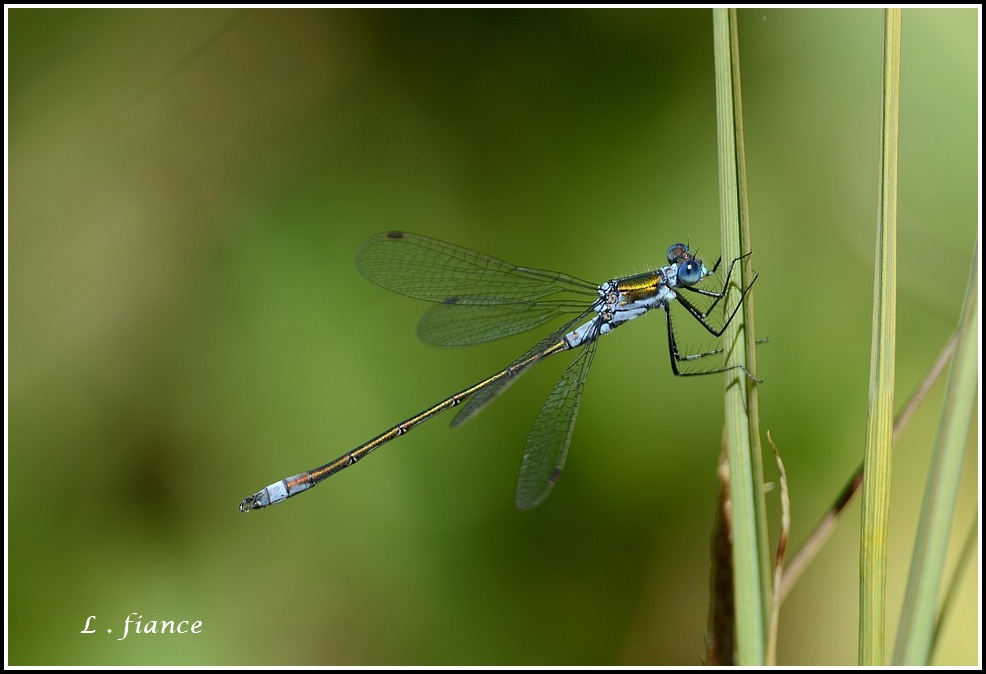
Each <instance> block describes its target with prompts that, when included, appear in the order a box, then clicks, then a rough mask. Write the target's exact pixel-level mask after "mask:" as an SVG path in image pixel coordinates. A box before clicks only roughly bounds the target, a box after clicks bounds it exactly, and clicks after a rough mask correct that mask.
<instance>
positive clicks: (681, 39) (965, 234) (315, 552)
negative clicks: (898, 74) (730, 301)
mask: <svg viewBox="0 0 986 674" xmlns="http://www.w3.org/2000/svg"><path fill="white" fill-rule="evenodd" d="M8 18H9V26H8V30H9V150H8V151H9V195H10V201H9V231H8V236H9V251H10V253H9V325H10V329H9V389H8V390H9V402H8V414H9V452H8V473H7V475H8V505H9V507H8V512H7V516H8V545H9V547H8V564H9V567H8V574H9V576H8V582H9V586H8V589H9V596H8V602H9V603H8V610H9V622H8V630H9V655H8V657H9V663H10V664H12V665H42V664H44V665H69V664H87V665H95V664H103V665H155V664H172V665H181V664H212V665H219V664H236V665H247V664H263V665H361V664H376V665H386V664H390V665H397V664H419V665H424V664H438V665H441V664H467V665H468V664H472V665H484V664H485V665H491V664H558V665H582V664H596V665H605V664H677V665H682V664H684V665H687V664H699V663H700V661H701V658H702V654H703V648H704V635H705V623H706V614H707V605H708V573H709V541H710V535H711V533H710V532H711V527H712V522H713V516H714V510H715V494H716V481H715V467H716V462H717V459H718V454H719V437H720V430H721V424H722V410H721V407H722V403H721V400H722V398H721V387H722V381H721V379H720V378H718V377H708V378H697V379H676V378H674V377H673V376H672V375H671V373H670V371H669V368H668V363H667V346H666V340H665V336H664V325H663V320H661V318H660V316H655V317H651V318H649V319H647V320H646V321H641V323H640V324H636V323H635V324H634V326H633V328H628V329H626V330H621V331H620V332H618V333H616V334H614V335H612V336H609V337H606V338H605V339H604V340H603V342H602V343H601V344H600V349H599V352H598V354H597V357H596V361H595V365H594V369H593V372H592V374H591V375H590V377H589V381H588V385H587V389H586V395H585V397H584V400H583V404H582V412H581V416H580V419H579V423H578V425H577V427H576V431H575V435H574V439H573V442H572V447H571V452H570V455H569V461H568V466H567V469H566V472H565V475H564V477H563V478H562V480H561V481H560V482H559V484H558V486H557V488H556V489H555V490H554V492H553V494H552V496H551V498H550V499H548V501H547V502H546V503H545V504H543V505H542V506H540V507H539V508H537V509H536V510H534V511H532V512H529V513H521V512H518V511H517V510H515V508H514V506H513V489H514V481H515V479H516V474H517V469H518V466H519V462H520V455H521V451H522V448H523V445H524V440H525V438H526V435H527V432H528V429H529V426H530V424H531V422H532V421H533V419H534V416H535V414H536V412H537V410H538V409H539V408H540V405H541V404H542V403H543V402H544V399H545V396H546V395H547V393H548V391H549V390H550V388H551V386H552V385H553V383H554V381H555V380H556V378H557V377H558V375H559V374H560V372H561V371H562V369H563V368H564V366H565V364H566V363H567V358H566V357H564V356H561V357H559V358H558V359H557V360H555V359H552V361H555V362H551V361H549V362H547V363H545V364H544V365H542V366H539V367H538V368H536V369H535V370H534V371H532V372H531V373H530V374H528V375H527V376H525V377H524V378H523V379H522V380H521V381H520V382H518V383H517V384H516V385H514V386H513V387H512V388H511V390H510V391H509V393H508V394H507V395H505V396H503V397H502V398H501V399H500V400H498V401H497V402H496V403H495V404H493V405H491V406H490V408H489V409H488V410H487V411H485V412H484V413H483V414H482V415H480V416H479V417H477V418H476V419H475V420H473V421H471V422H470V423H469V424H467V425H465V426H463V427H461V428H457V429H455V430H451V429H449V428H448V425H447V423H448V421H450V417H447V418H445V419H441V420H436V421H434V422H432V423H429V424H426V425H425V426H422V427H421V428H420V429H418V430H417V431H416V432H415V433H413V434H411V435H409V436H408V437H406V438H403V439H401V440H400V441H399V442H397V443H394V444H392V445H388V446H387V447H386V448H384V449H382V450H381V451H380V452H379V453H376V454H374V455H373V456H372V457H371V458H370V459H368V460H367V461H365V462H364V463H361V464H360V466H359V467H358V468H355V469H353V470H350V471H346V472H345V473H344V474H342V475H340V476H338V477H335V478H333V479H332V480H331V481H330V482H329V483H327V484H326V485H324V486H322V487H320V488H319V489H318V490H315V491H314V492H312V493H311V494H309V495H305V496H303V497H299V498H298V499H292V500H291V501H289V502H287V503H285V504H282V505H279V506H278V507H277V508H274V509H271V510H268V511H261V512H256V513H252V514H250V515H249V516H244V515H241V514H239V513H238V512H237V504H238V503H239V501H240V499H241V498H243V497H244V496H246V495H247V494H249V493H252V492H254V491H256V490H257V489H259V488H261V487H263V486H265V485H267V484H269V483H271V482H273V481H275V480H277V479H279V478H281V477H283V476H285V475H292V474H294V473H298V472H301V471H302V470H306V469H309V468H312V467H314V466H317V465H320V464H322V463H324V462H326V461H328V460H329V459H333V458H335V457H336V456H338V455H339V454H341V453H342V452H344V451H346V450H348V449H350V448H351V447H354V446H355V445H357V444H359V443H361V442H363V441H364V440H366V439H368V438H370V437H372V436H373V435H376V434H377V433H379V432H381V431H383V430H385V429H386V428H388V427H389V426H390V425H392V424H393V423H395V422H397V421H399V420H401V419H404V418H406V417H407V416H410V415H411V414H413V413H415V412H417V411H418V410H420V409H422V408H424V407H425V406H427V405H429V404H431V403H433V402H435V401H437V400H439V399H440V398H442V397H444V396H445V395H447V394H449V393H451V392H453V391H456V390H459V389H460V388H463V387H464V386H466V385H469V384H471V383H473V382H475V381H478V380H479V379H482V378H483V377H485V376H487V375H488V374H490V373H491V372H493V371H495V370H497V369H499V368H500V367H502V366H504V365H505V364H506V363H508V362H509V361H510V360H511V359H512V358H513V357H515V356H517V355H519V354H520V353H522V352H523V351H525V350H526V349H527V348H528V347H529V346H530V345H531V344H533V343H534V342H535V341H536V340H537V339H539V338H540V336H541V333H539V334H529V335H524V336H520V337H514V338H511V339H508V340H504V342H503V343H496V344H490V345H487V346H483V347H467V348H462V349H441V348H438V347H432V346H429V345H426V344H422V343H420V342H418V341H417V340H416V338H415V336H414V323H415V320H416V319H417V317H418V316H420V314H421V312H422V311H423V310H424V309H425V308H426V307H425V305H424V304H423V303H419V302H415V301H412V300H408V299H406V298H402V297H400V296H397V295H393V294H390V293H387V292H385V291H383V290H381V289H379V288H377V287H376V286H373V285H372V284H370V283H368V282H367V281H365V280H364V279H363V278H361V277H360V276H359V274H358V273H357V272H356V270H355V268H354V265H353V256H354V253H355V251H356V249H357V248H358V246H359V244H360V242H361V241H362V240H363V239H364V238H366V237H367V236H369V235H371V234H373V233H376V232H379V231H383V230H388V229H397V228H400V229H408V230H411V231H415V232H420V233H423V234H427V235H430V236H434V237H438V238H442V239H445V240H448V241H452V242H455V243H459V244H461V245H465V246H469V247H472V248H476V249H478V250H482V251H484V252H489V253H490V254H493V255H496V256H499V257H503V258H505V259H508V260H510V261H513V262H516V263H518V264H524V265H530V266H538V267H545V268H549V269H558V270H563V271H567V272H569V273H572V274H575V275H578V276H581V277H583V278H586V279H589V280H593V281H597V282H601V281H603V280H605V279H607V278H610V277H613V276H617V275H624V274H630V273H634V272H639V271H643V270H646V269H649V268H652V267H653V266H655V265H658V264H660V263H661V261H662V258H663V255H664V251H665V250H666V249H667V246H668V245H669V244H670V243H672V242H674V241H677V240H682V239H684V240H688V241H690V242H691V243H692V244H693V245H694V246H698V247H700V248H701V251H702V252H704V253H705V255H706V256H707V257H709V258H713V259H714V258H715V256H716V254H717V253H718V250H719V245H718V231H719V224H718V195H717V175H716V121H715V114H714V99H715V91H714V81H713V65H712V21H711V14H710V12H709V11H708V10H694V11H693V10H588V9H586V10H567V11H561V10H554V11H550V10H537V11H535V10H528V11H514V10H500V11H480V10H471V11H467V10H416V11H411V10H283V11H277V10H233V9H231V10H225V9H211V10H163V9H131V10H106V9H103V10H48V9H44V10H34V9H13V10H10V11H9V14H8ZM740 21H741V23H740V36H741V48H742V67H743V87H744V89H743V96H744V104H745V113H746V131H747V150H748V155H749V170H750V201H751V209H752V216H753V252H754V255H753V258H752V266H753V267H754V268H755V269H756V270H757V271H759V272H760V274H761V278H760V281H759V282H758V285H757V288H756V292H755V296H756V309H757V327H758V331H759V333H760V334H761V336H763V335H765V334H769V336H770V344H769V345H766V346H763V347H761V348H760V351H759V370H758V371H759V374H761V375H763V376H765V377H766V382H765V384H764V385H763V386H762V388H761V405H762V415H763V428H764V429H765V430H766V429H769V430H770V431H771V433H772V434H773V436H774V438H775V440H776V442H777V444H778V445H779V447H780V449H781V451H782V452H783V456H784V460H785V462H786V466H787V471H788V476H789V480H790V487H791V498H792V511H793V513H792V515H793V531H792V542H791V548H790V549H791V550H792V551H793V550H795V549H797V547H798V546H799V545H800V543H801V541H802V540H803V539H804V538H805V536H806V535H807V534H808V532H809V531H810V529H811V528H812V526H813V525H814V523H815V522H816V521H817V519H818V517H819V516H820V515H821V513H822V512H823V510H824V509H825V508H826V507H827V506H828V504H829V503H830V502H831V501H832V499H833V498H834V497H835V495H836V494H837V492H838V490H839V489H840V488H841V487H842V485H843V484H844V482H845V480H846V479H847V478H848V477H849V475H850V474H851V472H852V471H853V469H854V468H855V466H856V465H857V463H858V462H859V460H860V458H861V456H862V446H863V438H864V429H865V415H866V390H867V367H868V358H869V342H870V329H869V326H870V305H871V299H872V269H873V263H872V256H873V251H874V247H875V242H874V224H875V221H876V217H877V178H878V150H879V141H878V134H879V105H880V72H881V69H880V57H881V46H880V41H881V13H880V11H878V10H744V11H742V12H740ZM903 47H904V55H903V82H902V86H901V91H902V96H903V100H902V108H901V114H900V118H901V132H900V138H901V145H900V192H899V194H900V201H899V210H898V213H899V219H900V242H899V258H900V264H901V272H900V275H899V282H900V286H899V292H898V299H899V307H898V313H897V316H898V327H899V333H898V337H897V346H898V348H899V361H898V363H899V367H898V371H897V390H898V393H899V396H900V401H903V399H904V397H905V396H906V395H907V394H908V393H909V392H910V391H911V390H912V389H913V388H914V386H915V385H916V383H917V382H918V381H919V379H920V378H921V376H922V374H923V372H924V371H925V369H926V368H927V367H928V365H929V364H930V363H931V362H932V360H933V359H934V358H935V356H936V354H937V353H938V351H939V349H940V348H941V346H942V344H943V343H944V341H945V340H946V338H947V336H948V335H949V333H950V331H951V330H952V329H953V328H954V326H955V325H956V323H957V320H958V315H959V310H960V307H961V303H962V297H963V292H964V288H965V285H966V280H967V278H968V274H969V267H970V263H971V260H972V256H973V250H974V248H975V245H976V241H977V237H978V234H977V230H978V228H977V195H978V182H977V180H978V179H977V148H978V137H977V119H978V108H977V77H978V58H977V10H975V9H970V10H941V11H938V10H907V11H905V12H904V28H903ZM690 323H691V321H689V320H686V319H684V317H682V318H681V319H680V320H679V321H678V324H679V325H680V326H681V327H682V329H685V330H686V333H685V334H686V336H685V338H684V339H685V342H686V344H692V345H696V346H705V345H707V343H708V339H707V335H706V336H705V337H703V336H702V334H701V333H700V332H698V331H695V332H690V331H688V330H687V329H688V328H689V327H690V326H689V325H688V324H690ZM942 388H943V387H942V385H941V384H939V385H938V386H937V387H936V388H935V391H934V393H933V394H932V396H931V398H930V399H929V400H928V401H927V403H926V404H925V406H924V407H923V408H922V410H921V412H920V413H919V415H918V416H917V417H916V418H915V419H914V421H913V423H912V424H911V426H910V427H909V428H908V430H907V431H906V432H905V434H904V436H903V438H902V440H901V442H900V444H899V448H898V449H897V453H896V462H895V465H894V473H893V479H894V501H893V503H892V512H893V518H892V525H893V528H892V531H891V540H890V545H891V554H892V558H891V568H890V580H889V582H890V605H889V607H888V609H889V612H890V617H889V620H888V632H889V634H888V637H889V639H890V643H891V644H892V639H893V635H894V633H895V631H896V624H897V616H898V614H899V610H900V603H901V599H902V595H903V589H904V585H905V582H906V576H907V572H908V567H909V559H910V556H911V546H912V540H913V534H914V531H915V529H916V522H917V519H916V518H917V512H918V508H919V506H920V500H921V494H922V493H923V489H924V474H925V472H926V469H927V464H928V459H929V455H930V444H931V443H932V441H933V439H934V436H935V432H936V428H937V418H938V413H939V408H940V401H941V391H942ZM898 406H899V404H898ZM972 435H973V437H972V439H971V440H970V445H969V446H970V451H969V459H968V464H967V470H966V471H965V476H964V482H963V487H962V492H961V498H960V502H959V506H958V511H957V514H956V523H955V524H956V533H955V534H954V537H955V538H956V539H958V540H956V541H955V543H956V545H955V548H956V549H957V547H958V543H959V542H960V541H961V538H962V537H963V536H964V535H965V532H966V531H967V530H968V528H969V526H970V523H971V522H972V521H973V518H974V516H975V513H976V511H977V508H978V499H977V478H978V474H979V462H978V453H977V450H976V447H977V445H978V435H977V433H976V431H975V429H973V433H972ZM768 471H769V474H770V476H773V475H774V474H775V471H774V470H773V468H772V466H768ZM768 503H769V506H770V508H771V510H772V514H771V517H772V521H773V522H774V523H775V524H776V519H777V501H776V496H775V495H771V496H769V501H768ZM858 524H859V509H858V505H854V506H853V507H851V508H850V509H849V511H848V513H847V515H846V518H845V521H844V522H843V523H842V525H841V526H840V528H839V530H838V531H837V533H836V534H835V537H834V538H833V540H832V541H831V542H830V544H829V545H828V547H827V548H826V549H825V550H824V552H823V553H822V554H821V556H820V558H819V559H818V560H817V562H816V563H815V565H814V566H813V567H812V568H811V569H810V570H809V572H808V573H807V574H806V575H805V576H804V577H803V578H802V580H801V582H800V584H799V586H798V587H797V588H796V589H795V591H794V593H793V594H792V596H791V597H790V599H789V601H788V602H787V603H786V604H785V606H784V608H783V610H782V613H781V629H780V646H779V649H780V650H779V655H780V662H781V663H782V664H799V665H807V664H817V665H822V664H824V665H849V664H853V663H855V660H856V624H857V608H856V606H857V594H858V580H857V577H858V571H857V563H858V562H857V557H858V556H857V547H858ZM773 531H774V532H776V526H774V527H773ZM949 559H950V562H949V564H950V568H951V565H954V562H955V555H954V554H953V555H952V556H950V558H949ZM977 566H978V559H977V560H973V564H972V565H971V567H970V570H969V571H968V572H967V573H966V574H965V575H964V577H963V578H962V581H961V586H960V591H959V601H958V603H957V604H956V605H955V606H954V607H953V608H954V610H953V611H952V612H951V613H950V614H949V615H948V617H947V620H946V622H945V624H944V635H943V639H942V642H941V645H940V648H939V650H938V651H937V653H936V656H935V663H937V664H949V665H957V664H975V663H976V662H977V657H978V650H977V643H978V635H979V631H980V630H979V624H978V613H977V602H978V597H979V587H978V585H977V579H976V573H975V572H974V570H975V569H976V568H977ZM131 612H135V613H138V614H140V615H142V616H143V618H144V619H145V620H201V621H202V622H203V624H204V628H203V630H202V633H201V634H199V635H194V636H193V635H180V636H178V635H175V636H161V635H138V636H133V635H131V636H130V637H128V638H127V639H126V640H124V641H117V637H118V636H119V635H120V634H121V630H122V624H123V620H124V618H125V617H126V616H127V615H128V614H130V613H131ZM89 616H96V619H95V623H94V627H95V628H96V630H97V633H96V634H93V635H85V634H81V633H80V632H81V631H82V630H83V628H84V626H85V623H86V619H87V618H88V617H89ZM107 628H109V629H112V630H113V633H112V635H108V634H106V629H107Z"/></svg>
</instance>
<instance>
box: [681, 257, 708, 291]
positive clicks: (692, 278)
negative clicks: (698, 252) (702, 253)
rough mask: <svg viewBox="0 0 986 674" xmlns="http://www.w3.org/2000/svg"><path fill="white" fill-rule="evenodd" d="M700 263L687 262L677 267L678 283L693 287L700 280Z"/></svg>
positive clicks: (694, 261)
mask: <svg viewBox="0 0 986 674" xmlns="http://www.w3.org/2000/svg"><path fill="white" fill-rule="evenodd" d="M702 271H703V270H702V263H701V262H699V261H698V260H687V261H685V262H684V263H683V264H680V265H678V281H679V282H680V283H681V285H685V286H693V285H695V284H696V283H698V282H699V281H701V280H702V276H703V273H702Z"/></svg>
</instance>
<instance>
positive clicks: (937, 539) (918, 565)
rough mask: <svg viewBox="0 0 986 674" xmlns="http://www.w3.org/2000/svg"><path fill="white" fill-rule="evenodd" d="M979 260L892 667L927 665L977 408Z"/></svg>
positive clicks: (968, 294) (972, 277)
mask: <svg viewBox="0 0 986 674" xmlns="http://www.w3.org/2000/svg"><path fill="white" fill-rule="evenodd" d="M977 259H978V254H977V255H976V258H974V259H973V264H972V274H971V275H970V277H969V288H968V290H967V291H966V301H965V308H964V309H963V312H962V319H961V321H960V323H959V346H958V350H957V351H956V354H955V360H954V361H953V362H952V370H951V372H950V373H949V376H948V387H947V389H946V393H945V403H944V410H943V413H942V419H941V425H940V426H939V427H938V438H937V441H936V442H935V450H934V454H933V455H932V458H931V468H930V471H929V474H928V485H927V488H926V489H925V492H924V503H923V504H922V506H921V519H920V522H919V524H918V532H917V537H916V539H915V541H914V554H913V556H912V557H911V573H910V576H909V577H908V581H907V592H906V593H905V595H904V609H903V615H902V616H901V624H900V629H899V630H898V632H897V645H896V648H895V649H894V663H895V664H899V665H910V666H913V665H927V664H928V659H929V658H930V655H931V649H932V645H933V639H934V635H935V631H936V630H935V625H936V623H937V620H938V591H939V588H940V586H941V581H942V576H943V574H944V567H945V553H946V551H947V549H948V538H949V533H950V532H951V530H952V516H953V514H954V512H955V501H956V498H957V496H958V490H959V477H960V476H961V474H962V457H963V455H964V454H965V449H966V442H967V440H968V435H969V423H970V421H971V419H972V414H973V412H974V411H975V409H976V393H977V385H978V380H977V372H978V365H979V356H978V336H979V329H978V326H979V305H978V295H979V293H978V289H977V282H976V269H977V266H978V265H977Z"/></svg>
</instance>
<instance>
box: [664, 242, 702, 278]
mask: <svg viewBox="0 0 986 674" xmlns="http://www.w3.org/2000/svg"><path fill="white" fill-rule="evenodd" d="M668 262H669V263H670V264H676V265H678V283H680V284H681V285H683V286H693V285H695V284H696V283H698V282H699V281H701V280H702V277H704V276H708V274H709V270H708V269H706V268H705V265H704V264H702V261H701V260H700V259H698V258H697V257H695V256H694V255H692V252H691V251H690V250H688V245H687V244H684V243H676V244H674V245H673V246H671V247H670V248H668Z"/></svg>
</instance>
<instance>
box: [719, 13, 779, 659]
mask: <svg viewBox="0 0 986 674" xmlns="http://www.w3.org/2000/svg"><path fill="white" fill-rule="evenodd" d="M713 28H714V42H715V68H716V117H717V120H718V133H717V137H718V147H719V194H720V218H721V225H722V258H723V259H724V260H727V261H728V260H732V259H734V258H736V257H738V256H739V255H740V254H742V253H743V252H748V251H749V250H750V249H749V228H748V225H746V226H744V225H745V223H748V220H749V219H748V217H747V215H746V210H745V198H743V197H742V192H743V191H745V190H741V189H740V187H741V185H742V186H744V188H745V161H744V158H743V155H742V152H743V145H742V119H741V117H740V115H739V112H740V110H741V105H740V102H739V101H740V99H739V74H738V73H739V61H738V45H737V30H736V13H735V10H726V9H715V10H713ZM744 267H745V265H738V267H737V270H738V271H739V280H738V284H739V285H740V286H741V287H744V284H745V283H748V282H749V281H748V279H746V278H745V277H746V274H745V272H744V271H743V269H744ZM734 297H735V295H734ZM751 311H752V298H751V297H750V296H748V297H747V299H746V301H745V302H744V312H743V320H742V321H740V320H739V318H738V317H737V319H736V320H734V321H733V322H732V324H731V325H730V326H729V329H728V330H727V331H726V332H725V334H724V337H723V339H724V342H723V343H724V344H725V345H726V352H727V353H726V357H727V363H728V364H729V365H734V364H737V363H738V364H740V365H742V366H743V367H744V368H746V369H747V370H750V371H752V370H751V368H754V367H755V365H754V364H753V362H752V361H751V358H752V354H751V353H749V352H751V351H753V348H752V344H753V342H754V341H755V339H754V336H753V327H752V322H751V318H752V314H751V313H750V312H751ZM748 333H749V336H748ZM737 346H739V347H740V348H736V347H737ZM733 372H735V373H738V374H732V373H733ZM751 414H752V415H753V416H752V417H751ZM755 415H756V387H755V386H754V385H753V383H752V382H751V381H750V379H749V378H748V377H746V376H745V375H744V374H743V372H742V370H739V369H737V370H733V371H732V372H731V373H728V374H727V376H726V389H725V427H724V431H723V442H724V443H725V447H726V454H727V458H728V460H729V474H730V494H731V497H732V517H733V521H732V527H733V530H732V534H733V565H734V599H735V606H736V615H735V617H736V651H737V657H738V661H737V664H739V665H763V664H764V662H765V656H766V643H767V630H768V616H769V610H768V606H769V582H768V571H767V568H768V566H767V565H768V560H767V537H766V532H765V524H764V522H765V520H766V506H765V505H764V497H763V489H762V485H763V467H762V464H761V456H760V451H759V427H758V422H757V419H756V416H755Z"/></svg>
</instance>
